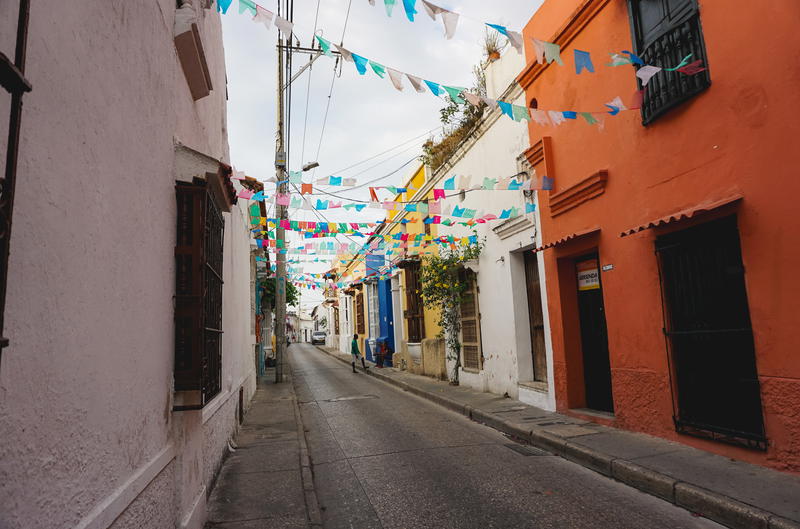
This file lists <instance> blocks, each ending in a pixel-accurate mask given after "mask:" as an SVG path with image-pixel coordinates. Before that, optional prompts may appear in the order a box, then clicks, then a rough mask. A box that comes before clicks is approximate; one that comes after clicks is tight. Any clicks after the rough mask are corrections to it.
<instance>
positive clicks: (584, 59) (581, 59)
mask: <svg viewBox="0 0 800 529" xmlns="http://www.w3.org/2000/svg"><path fill="white" fill-rule="evenodd" d="M573 51H574V52H575V73H576V74H580V73H581V72H582V71H583V69H584V68H586V69H587V70H589V72H591V73H594V65H593V64H592V56H591V55H589V52H588V51H581V50H573Z"/></svg>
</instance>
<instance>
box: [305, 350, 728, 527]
mask: <svg viewBox="0 0 800 529" xmlns="http://www.w3.org/2000/svg"><path fill="white" fill-rule="evenodd" d="M290 361H291V365H292V378H293V384H294V387H295V392H296V397H297V399H298V403H299V407H300V416H301V419H302V424H303V427H304V430H305V431H304V433H305V438H306V441H307V444H308V453H309V457H310V462H311V469H312V471H313V482H314V487H315V490H316V496H317V500H318V502H319V506H320V509H321V513H322V522H323V526H324V527H326V528H330V529H338V528H348V529H350V528H373V527H374V528H404V529H406V528H407V529H411V528H423V527H430V528H449V527H452V528H471V527H475V528H491V527H497V528H511V527H525V528H528V527H531V528H534V527H535V528H542V529H544V528H551V527H552V528H559V529H560V528H598V527H601V528H604V527H610V528H639V527H641V528H648V529H655V528H669V529H680V528H696V529H711V528H719V527H721V526H720V525H718V524H716V523H714V522H712V521H710V520H707V519H704V518H701V517H697V516H695V515H693V514H692V513H690V512H688V511H686V510H683V509H681V508H679V507H676V506H674V505H672V504H670V503H668V502H665V501H662V500H660V499H657V498H655V497H653V496H649V495H647V494H644V493H642V492H639V491H637V490H635V489H633V488H630V487H628V486H626V485H623V484H621V483H618V482H616V481H613V480H611V479H609V478H606V477H604V476H602V475H600V474H597V473H595V472H592V471H591V470H588V469H586V468H584V467H582V466H579V465H577V464H575V463H571V462H569V461H566V460H564V459H562V458H559V457H556V456H553V455H550V454H548V453H547V452H544V451H541V450H538V449H536V448H533V447H530V446H526V445H524V444H520V443H517V442H515V441H513V440H511V439H509V438H508V437H506V436H504V435H503V434H501V433H499V432H497V431H496V430H494V429H492V428H489V427H487V426H484V425H481V424H479V423H476V422H473V421H470V420H469V419H467V418H465V417H463V416H462V415H459V414H457V413H454V412H451V411H449V410H446V409H444V408H442V407H440V406H437V405H436V404H433V403H431V402H429V401H427V400H424V399H421V398H419V397H417V396H414V395H411V394H409V393H407V392H404V391H402V390H399V389H397V388H396V387H393V386H390V385H387V384H385V383H383V382H381V381H379V380H377V379H375V378H373V377H369V376H365V374H364V373H363V372H362V370H361V369H360V368H359V373H356V374H354V373H352V371H351V369H350V366H349V365H345V364H343V363H341V362H339V361H338V360H336V359H334V358H332V357H330V356H328V355H326V354H324V353H322V352H320V351H319V350H318V349H316V348H315V347H312V346H310V345H308V344H296V345H293V346H292V348H291V353H290Z"/></svg>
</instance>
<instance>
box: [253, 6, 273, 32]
mask: <svg viewBox="0 0 800 529" xmlns="http://www.w3.org/2000/svg"><path fill="white" fill-rule="evenodd" d="M272 16H273V13H272V11H268V10H266V9H264V8H263V7H261V6H260V5H256V16H254V17H253V22H257V23H261V24H264V26H265V27H266V28H267V29H269V28H270V26H271V25H272Z"/></svg>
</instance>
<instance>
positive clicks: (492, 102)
mask: <svg viewBox="0 0 800 529" xmlns="http://www.w3.org/2000/svg"><path fill="white" fill-rule="evenodd" d="M481 100H482V101H483V102H484V103H486V106H487V107H489V108H494V107H496V106H497V100H495V99H492V98H490V97H481Z"/></svg>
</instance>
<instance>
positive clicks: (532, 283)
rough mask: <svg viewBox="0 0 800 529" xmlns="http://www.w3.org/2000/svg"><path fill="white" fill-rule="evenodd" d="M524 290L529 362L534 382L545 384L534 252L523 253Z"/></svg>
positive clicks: (540, 312) (545, 373) (540, 315)
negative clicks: (526, 309) (525, 295)
mask: <svg viewBox="0 0 800 529" xmlns="http://www.w3.org/2000/svg"><path fill="white" fill-rule="evenodd" d="M524 260H525V290H526V292H527V295H528V321H529V323H530V330H531V360H532V363H533V366H532V367H533V380H534V382H547V354H546V351H545V345H544V313H543V311H542V287H541V283H540V281H539V263H538V259H537V258H536V254H535V253H534V252H525V257H524Z"/></svg>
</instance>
